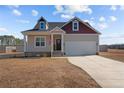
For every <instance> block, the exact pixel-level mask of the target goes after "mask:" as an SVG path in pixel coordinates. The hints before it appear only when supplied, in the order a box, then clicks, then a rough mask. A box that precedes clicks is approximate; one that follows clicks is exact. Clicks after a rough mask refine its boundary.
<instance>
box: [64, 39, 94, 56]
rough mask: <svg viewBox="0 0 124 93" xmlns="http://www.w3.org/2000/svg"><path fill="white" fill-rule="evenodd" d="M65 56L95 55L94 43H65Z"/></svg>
mask: <svg viewBox="0 0 124 93" xmlns="http://www.w3.org/2000/svg"><path fill="white" fill-rule="evenodd" d="M65 51H66V55H88V54H96V42H95V41H74V42H73V41H71V42H65Z"/></svg>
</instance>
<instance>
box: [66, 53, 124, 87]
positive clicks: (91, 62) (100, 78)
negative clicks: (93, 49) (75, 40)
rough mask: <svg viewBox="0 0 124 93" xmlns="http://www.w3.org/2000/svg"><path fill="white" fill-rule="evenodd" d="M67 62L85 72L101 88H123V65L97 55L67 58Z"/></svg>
mask: <svg viewBox="0 0 124 93" xmlns="http://www.w3.org/2000/svg"><path fill="white" fill-rule="evenodd" d="M68 60H69V62H70V63H72V64H74V65H76V66H78V67H80V68H82V69H83V70H85V71H86V72H87V73H88V74H89V75H90V76H91V77H92V78H93V79H94V80H95V81H96V82H97V83H98V84H99V85H100V86H101V87H104V88H121V87H122V88H124V63H122V62H119V61H115V60H111V59H108V58H104V57H101V56H97V55H93V56H81V57H68Z"/></svg>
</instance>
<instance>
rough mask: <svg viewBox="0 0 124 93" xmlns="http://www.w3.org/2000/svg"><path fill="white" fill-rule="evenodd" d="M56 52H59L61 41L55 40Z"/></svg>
mask: <svg viewBox="0 0 124 93" xmlns="http://www.w3.org/2000/svg"><path fill="white" fill-rule="evenodd" d="M56 50H61V39H56Z"/></svg>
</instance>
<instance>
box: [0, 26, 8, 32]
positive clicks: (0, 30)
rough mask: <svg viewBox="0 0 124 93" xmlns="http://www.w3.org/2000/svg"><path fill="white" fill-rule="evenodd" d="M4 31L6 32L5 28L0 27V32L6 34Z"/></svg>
mask: <svg viewBox="0 0 124 93" xmlns="http://www.w3.org/2000/svg"><path fill="white" fill-rule="evenodd" d="M6 31H8V30H7V28H4V27H0V32H6Z"/></svg>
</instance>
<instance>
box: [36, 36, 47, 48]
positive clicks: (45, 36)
mask: <svg viewBox="0 0 124 93" xmlns="http://www.w3.org/2000/svg"><path fill="white" fill-rule="evenodd" d="M37 38H44V42H45V45H44V46H36V39H37ZM34 46H35V47H36V48H38V47H40V48H43V47H46V36H35V38H34Z"/></svg>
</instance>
